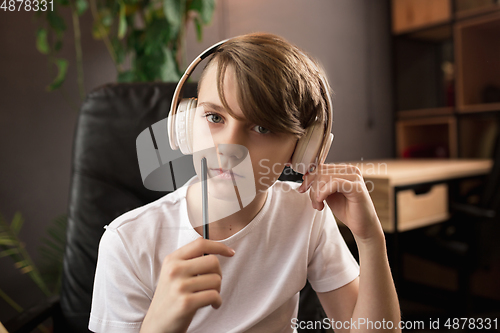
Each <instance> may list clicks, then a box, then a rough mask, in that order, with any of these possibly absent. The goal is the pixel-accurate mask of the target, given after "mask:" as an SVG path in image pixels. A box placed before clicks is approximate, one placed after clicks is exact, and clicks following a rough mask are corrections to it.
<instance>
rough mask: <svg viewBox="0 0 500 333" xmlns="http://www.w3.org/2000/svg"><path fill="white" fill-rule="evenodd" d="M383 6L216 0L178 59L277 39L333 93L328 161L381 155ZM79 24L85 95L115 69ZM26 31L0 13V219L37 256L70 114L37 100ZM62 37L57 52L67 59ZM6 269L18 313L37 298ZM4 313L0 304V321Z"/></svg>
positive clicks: (0, 283)
mask: <svg viewBox="0 0 500 333" xmlns="http://www.w3.org/2000/svg"><path fill="white" fill-rule="evenodd" d="M387 6H388V0H376V1H375V0H266V1H264V0H252V1H245V0H218V3H217V8H216V13H215V17H214V21H213V24H212V25H211V26H210V27H208V28H207V29H205V30H204V41H203V43H201V44H198V43H197V42H196V41H195V40H196V39H195V36H194V31H193V29H192V28H190V30H189V32H188V41H187V57H186V58H187V59H189V60H191V59H192V58H194V57H195V56H196V55H197V54H199V53H200V52H201V51H202V50H204V49H205V48H206V47H208V46H210V45H211V44H213V43H215V42H216V41H219V40H221V39H224V38H228V37H232V36H236V35H239V34H243V33H247V32H254V31H266V32H271V33H276V34H279V35H282V36H283V37H285V38H286V39H288V40H289V41H290V42H292V43H294V44H296V45H298V46H299V47H301V48H303V49H304V50H305V51H306V52H308V53H309V54H311V55H312V56H314V57H315V58H316V59H318V60H319V61H320V62H321V63H322V64H323V66H324V67H325V69H326V71H327V74H328V77H329V79H330V83H331V85H332V87H333V89H334V91H335V100H334V106H335V122H334V133H335V136H336V138H335V141H334V144H333V146H332V150H331V153H330V155H329V158H328V160H329V161H346V160H359V159H360V158H364V159H369V158H382V157H390V156H391V153H392V128H393V124H392V116H391V101H392V100H391V98H392V97H391V90H390V88H391V87H390V63H389V60H390V59H389V53H390V48H389V36H390V35H389V30H388V25H389V16H388V8H387ZM69 22H70V21H69V20H68V21H67V24H68V28H70V27H71V24H70V23H69ZM82 24H83V28H82V31H83V33H84V34H83V48H84V61H85V62H84V66H85V79H86V89H87V91H89V90H91V89H92V88H95V87H97V86H98V85H101V84H104V83H107V82H112V81H114V80H115V71H114V67H113V64H112V62H111V60H110V58H109V56H108V54H107V51H106V49H105V47H104V46H103V44H102V43H100V42H97V41H94V40H93V39H92V37H91V36H90V33H89V32H90V25H91V17H90V13H87V14H86V16H85V18H84V19H83V20H82ZM34 32H35V26H34V24H33V15H32V14H31V13H26V12H7V13H4V12H1V13H0V45H2V50H1V51H0V135H1V137H0V156H1V163H0V212H1V213H2V214H4V216H5V217H7V218H9V219H10V218H11V217H12V215H13V214H14V212H15V211H21V212H22V213H23V215H24V216H25V219H26V222H25V226H24V228H23V232H22V233H21V235H20V236H21V238H22V239H24V240H25V241H26V243H27V248H28V251H30V252H31V253H34V257H35V258H38V256H37V255H36V252H37V246H38V239H39V237H40V235H41V234H42V233H43V230H44V229H45V227H46V225H47V224H48V223H49V221H50V220H51V219H53V218H54V217H56V216H57V215H60V214H62V213H65V212H66V210H67V208H66V207H67V202H68V193H69V176H70V161H71V146H72V140H73V131H74V126H75V120H76V113H75V112H74V111H72V110H71V108H70V106H69V104H67V103H66V102H65V100H64V98H63V97H62V95H61V92H54V93H46V92H45V86H46V85H48V83H49V82H50V80H51V78H52V76H51V75H49V71H48V69H47V63H46V59H45V57H44V56H42V55H40V54H39V53H38V52H37V51H36V49H35V47H34V45H35V37H34V36H35V34H34ZM70 35H71V33H69V34H68V39H67V43H66V45H67V47H66V48H65V49H64V52H63V53H64V54H65V55H66V56H68V57H70V59H74V57H73V54H74V50H73V45H72V43H71V36H70ZM70 66H71V67H70V72H69V77H68V80H67V83H65V84H64V87H65V91H66V94H67V95H69V96H70V97H72V98H77V96H78V94H77V93H76V84H75V76H76V74H75V69H74V64H73V63H71V64H70ZM370 122H371V123H372V126H371V127H370V126H368V124H369V123H370ZM12 264H13V263H12V261H11V260H10V258H0V271H1V272H2V273H1V274H0V288H2V289H3V290H5V291H7V292H9V293H10V294H12V295H13V296H15V299H16V301H18V302H19V303H21V305H23V306H28V305H30V304H31V303H33V302H35V301H36V299H37V298H40V297H41V294H40V293H37V292H36V287H34V285H33V283H31V281H30V280H29V279H28V278H27V277H26V276H20V275H19V273H18V272H17V271H16V270H15V269H14V268H13V265H12ZM14 313H15V312H14V311H13V310H12V309H10V308H9V307H8V306H7V305H6V304H5V303H3V301H1V300H0V321H4V320H6V319H7V318H10V317H11V316H12V315H13V314H14Z"/></svg>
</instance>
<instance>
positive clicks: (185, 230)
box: [89, 178, 359, 333]
mask: <svg viewBox="0 0 500 333" xmlns="http://www.w3.org/2000/svg"><path fill="white" fill-rule="evenodd" d="M193 180H194V178H193V179H191V181H190V182H188V184H190V183H191V182H192V181H193ZM298 186H299V184H297V183H292V182H281V181H278V182H276V183H275V184H274V185H273V186H272V187H270V188H269V190H268V191H269V193H268V196H267V199H266V202H265V204H264V206H263V208H262V209H261V211H260V212H259V213H258V214H257V215H256V216H255V218H254V219H253V220H252V221H251V222H250V223H249V224H248V225H247V226H246V227H245V228H243V229H242V230H240V231H239V232H237V233H236V234H234V235H233V236H231V237H229V238H227V239H224V240H222V241H220V242H222V243H224V244H226V245H228V246H229V247H231V248H233V249H234V250H235V251H236V254H235V255H234V256H233V257H230V258H226V257H223V256H218V257H219V261H220V265H221V269H222V277H223V279H222V286H221V292H220V294H221V297H222V306H221V307H220V308H219V309H217V310H214V309H213V308H212V307H211V306H207V307H204V308H201V309H199V310H198V311H197V312H196V315H195V316H194V318H193V320H192V322H191V324H190V326H189V329H188V332H203V333H206V332H216V333H221V332H223V333H225V332H265V333H270V332H292V331H293V329H292V321H291V320H292V318H296V317H297V310H298V301H299V291H300V290H301V289H302V288H303V287H304V285H305V283H306V279H308V280H309V282H310V284H311V286H312V287H313V289H314V290H315V291H317V292H326V291H330V290H334V289H337V288H339V287H342V286H344V285H345V284H347V283H349V282H351V281H352V280H354V279H355V278H356V277H357V276H358V275H359V266H358V264H357V262H356V261H355V259H354V258H353V256H352V255H351V253H350V252H349V249H348V247H347V245H346V244H345V242H344V240H343V238H342V236H341V234H340V232H339V229H338V226H337V224H336V222H335V220H334V217H333V214H332V212H331V210H330V209H329V207H328V205H325V209H323V211H321V212H319V211H317V210H314V209H313V208H312V206H311V202H310V199H309V195H308V194H301V193H299V192H297V191H296V188H297V187H298ZM186 192H187V186H183V187H181V188H180V189H178V190H177V191H175V192H173V193H170V194H168V195H166V196H164V197H162V198H160V199H159V200H157V201H154V202H152V203H150V204H147V205H145V206H143V207H139V208H137V209H134V210H132V211H130V212H128V213H126V214H124V215H122V216H120V217H118V218H117V219H116V220H114V221H113V222H112V223H111V224H110V225H109V226H107V228H106V231H105V232H104V235H103V236H102V239H101V242H100V245H99V257H98V262H97V270H96V275H95V281H94V293H93V300H92V311H91V315H90V322H89V329H90V330H91V331H95V332H109V333H112V332H139V330H140V327H141V323H142V321H143V319H144V317H145V315H146V312H147V311H148V308H149V305H150V303H151V300H152V298H153V294H154V292H155V289H156V285H157V283H158V277H159V274H160V270H161V264H162V261H163V259H164V258H165V256H167V255H168V254H170V253H171V252H173V251H175V250H176V249H178V248H180V247H182V246H183V245H186V244H188V243H190V242H192V241H194V240H195V239H197V238H198V237H201V236H200V235H199V234H198V233H197V232H196V231H195V230H194V229H193V227H192V226H191V224H190V222H189V218H188V213H187V205H186ZM165 311H169V309H168V308H166V309H165Z"/></svg>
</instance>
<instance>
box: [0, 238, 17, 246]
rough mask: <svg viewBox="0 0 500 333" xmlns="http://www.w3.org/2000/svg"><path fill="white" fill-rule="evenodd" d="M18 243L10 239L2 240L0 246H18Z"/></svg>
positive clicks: (0, 239)
mask: <svg viewBox="0 0 500 333" xmlns="http://www.w3.org/2000/svg"><path fill="white" fill-rule="evenodd" d="M16 244H17V243H16V241H14V240H12V239H10V238H0V245H10V246H12V245H16Z"/></svg>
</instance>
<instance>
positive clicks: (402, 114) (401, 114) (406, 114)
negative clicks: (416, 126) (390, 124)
mask: <svg viewBox="0 0 500 333" xmlns="http://www.w3.org/2000/svg"><path fill="white" fill-rule="evenodd" d="M397 114H398V118H399V119H409V118H419V117H432V116H448V115H452V114H453V107H442V108H428V109H417V110H403V111H398V113H397Z"/></svg>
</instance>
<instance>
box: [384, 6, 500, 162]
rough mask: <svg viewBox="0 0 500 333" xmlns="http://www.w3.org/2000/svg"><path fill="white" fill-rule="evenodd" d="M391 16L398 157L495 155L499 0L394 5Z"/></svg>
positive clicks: (499, 108)
mask: <svg viewBox="0 0 500 333" xmlns="http://www.w3.org/2000/svg"><path fill="white" fill-rule="evenodd" d="M392 17H393V22H392V33H393V44H394V48H393V49H394V63H395V64H394V68H395V76H394V77H395V80H396V82H395V83H396V84H395V88H396V91H395V110H396V116H395V121H396V124H395V126H396V138H395V139H396V145H395V146H396V147H395V148H396V152H395V154H396V156H397V157H405V156H420V155H422V154H424V156H421V157H441V156H442V154H441V153H442V152H443V151H441V153H436V150H433V147H434V148H435V149H441V148H443V149H444V151H445V152H446V154H445V155H446V156H447V157H451V158H454V157H469V158H490V157H491V149H490V148H491V144H492V142H493V141H494V138H495V135H496V133H499V132H500V129H499V128H500V127H499V126H500V122H499V121H498V119H500V0H437V1H433V0H430V1H427V0H422V1H420V0H392ZM425 154H427V155H425Z"/></svg>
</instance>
